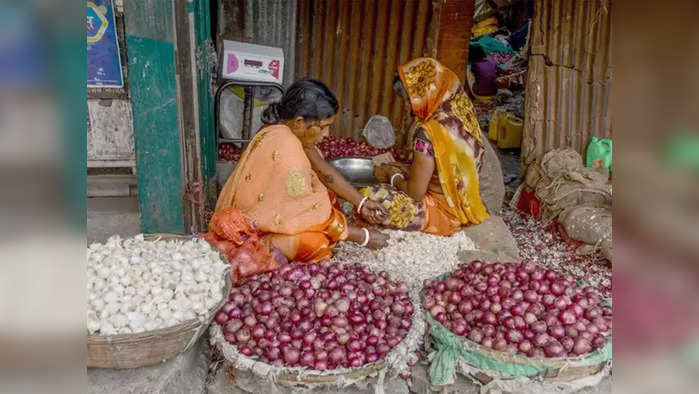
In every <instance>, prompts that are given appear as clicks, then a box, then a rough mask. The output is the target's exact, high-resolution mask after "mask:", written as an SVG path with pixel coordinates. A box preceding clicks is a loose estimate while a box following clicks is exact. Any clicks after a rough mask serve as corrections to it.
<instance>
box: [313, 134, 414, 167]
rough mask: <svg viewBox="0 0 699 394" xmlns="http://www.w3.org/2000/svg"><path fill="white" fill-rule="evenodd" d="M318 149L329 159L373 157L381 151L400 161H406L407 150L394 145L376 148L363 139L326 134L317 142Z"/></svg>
mask: <svg viewBox="0 0 699 394" xmlns="http://www.w3.org/2000/svg"><path fill="white" fill-rule="evenodd" d="M318 149H320V151H321V152H322V153H323V156H325V159H327V160H331V159H336V158H338V157H350V156H353V157H374V156H376V155H380V154H382V153H386V152H391V154H392V155H393V157H394V158H395V159H396V160H397V161H400V162H407V161H408V154H407V152H403V151H400V150H398V149H396V147H395V146H393V147H391V148H389V149H377V148H374V147H373V146H371V145H369V144H368V143H366V142H364V141H355V140H353V139H352V138H349V137H347V138H341V137H336V136H334V135H328V136H327V137H325V138H323V139H322V140H321V141H320V142H319V143H318Z"/></svg>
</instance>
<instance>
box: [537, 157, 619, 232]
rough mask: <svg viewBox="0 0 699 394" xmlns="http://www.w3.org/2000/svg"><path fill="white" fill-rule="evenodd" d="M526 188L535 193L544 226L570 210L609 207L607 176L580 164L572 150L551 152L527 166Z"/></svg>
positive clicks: (580, 160) (609, 193)
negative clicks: (567, 209) (586, 207)
mask: <svg viewBox="0 0 699 394" xmlns="http://www.w3.org/2000/svg"><path fill="white" fill-rule="evenodd" d="M525 184H526V185H527V186H529V187H531V188H533V189H534V191H535V194H536V197H537V199H538V200H539V201H540V202H541V208H542V209H541V211H542V212H541V218H542V220H543V221H544V222H548V221H550V220H553V219H555V218H556V217H558V215H559V214H560V213H561V212H562V211H563V210H565V209H566V208H569V207H574V206H578V205H611V199H612V185H611V184H609V182H607V176H606V175H605V174H603V173H601V172H599V171H597V170H595V169H592V168H587V167H585V166H583V164H582V157H581V156H580V154H579V153H578V152H576V151H574V150H572V149H554V150H552V151H549V152H547V153H546V154H545V155H544V156H543V157H542V158H541V160H540V161H538V162H537V163H535V164H533V165H532V166H530V168H529V169H528V170H527V176H526V177H525Z"/></svg>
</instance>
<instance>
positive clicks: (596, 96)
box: [522, 0, 612, 165]
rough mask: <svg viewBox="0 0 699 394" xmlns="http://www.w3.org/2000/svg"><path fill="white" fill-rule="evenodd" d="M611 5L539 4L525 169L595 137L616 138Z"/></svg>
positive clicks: (594, 1) (601, 0) (603, 0)
mask: <svg viewBox="0 0 699 394" xmlns="http://www.w3.org/2000/svg"><path fill="white" fill-rule="evenodd" d="M610 12H611V1H610V0H586V1H575V0H562V1H558V0H536V4H535V8H534V20H533V22H532V28H531V38H530V47H531V56H530V58H529V75H528V81H527V90H526V96H525V107H526V108H525V121H524V122H525V124H524V139H523V141H522V159H523V164H524V165H528V164H529V163H531V161H533V160H534V159H536V158H537V157H540V156H541V155H543V153H545V152H547V151H549V150H551V149H554V148H561V147H571V148H573V149H575V150H577V151H578V152H580V153H581V154H584V153H585V148H586V146H587V143H588V141H589V140H590V138H591V137H592V136H598V137H605V138H611V135H612V127H611V113H610V108H609V93H610V88H611V82H612V65H611V17H610Z"/></svg>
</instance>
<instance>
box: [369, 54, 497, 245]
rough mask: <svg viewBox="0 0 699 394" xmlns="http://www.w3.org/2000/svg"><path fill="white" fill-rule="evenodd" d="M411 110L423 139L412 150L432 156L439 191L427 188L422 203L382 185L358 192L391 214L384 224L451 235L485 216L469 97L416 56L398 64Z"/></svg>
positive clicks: (449, 75) (436, 66) (477, 134)
mask: <svg viewBox="0 0 699 394" xmlns="http://www.w3.org/2000/svg"><path fill="white" fill-rule="evenodd" d="M398 75H399V76H400V79H401V81H402V82H403V86H404V87H405V89H406V91H407V92H408V95H409V97H410V104H411V107H412V110H413V113H414V114H415V116H416V117H417V118H418V123H419V127H421V128H422V129H423V130H424V134H425V136H426V141H424V140H421V139H417V140H416V142H415V145H414V147H415V148H414V151H418V152H423V153H424V152H427V151H429V152H430V153H431V155H433V156H434V159H435V167H436V169H437V174H438V177H439V183H440V185H441V189H442V193H436V192H434V191H432V190H428V191H427V193H426V194H425V197H424V198H423V201H414V200H412V199H411V198H410V197H408V196H407V195H406V194H405V193H403V192H401V191H397V190H395V189H394V188H391V187H390V186H387V185H378V186H373V187H370V188H365V189H362V190H361V193H362V194H363V195H365V196H368V197H369V198H370V199H372V200H375V201H379V202H381V203H382V204H383V205H384V206H386V207H387V208H388V209H389V211H390V213H391V215H390V216H389V218H388V219H387V220H386V222H385V223H384V225H386V226H389V227H394V228H401V229H405V230H420V231H424V232H428V233H432V234H438V235H451V234H453V233H454V232H456V231H457V230H458V229H459V227H461V226H462V225H466V224H479V223H481V222H482V221H483V220H485V219H486V218H487V217H488V212H487V210H486V208H485V205H484V204H483V202H482V201H481V197H480V193H479V188H478V170H479V169H480V166H481V161H482V157H483V153H484V150H485V149H484V146H483V143H482V138H483V137H482V135H481V130H480V126H479V125H478V119H477V118H476V114H475V111H474V108H473V104H472V103H471V100H469V98H468V96H467V95H466V93H465V91H464V88H463V86H462V85H461V82H459V79H458V77H457V76H456V74H454V73H453V72H452V71H451V70H449V69H448V68H446V67H444V66H442V65H441V64H440V63H439V62H438V61H436V60H434V59H432V58H417V59H414V60H412V61H410V62H408V63H406V64H404V65H402V66H400V67H398Z"/></svg>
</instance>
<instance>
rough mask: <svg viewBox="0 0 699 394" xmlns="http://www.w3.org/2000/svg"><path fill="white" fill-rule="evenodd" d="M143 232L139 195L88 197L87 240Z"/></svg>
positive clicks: (99, 239)
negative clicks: (139, 210) (139, 211)
mask: <svg viewBox="0 0 699 394" xmlns="http://www.w3.org/2000/svg"><path fill="white" fill-rule="evenodd" d="M139 232H141V220H140V215H139V213H138V199H137V197H93V198H88V199H87V242H88V244H90V243H92V242H95V241H100V242H103V241H105V240H106V239H107V238H109V236H110V235H112V234H119V235H121V236H122V237H127V236H131V235H135V234H138V233H139Z"/></svg>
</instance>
